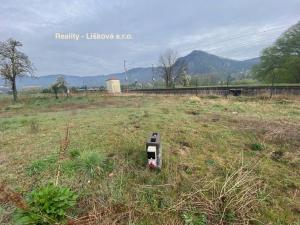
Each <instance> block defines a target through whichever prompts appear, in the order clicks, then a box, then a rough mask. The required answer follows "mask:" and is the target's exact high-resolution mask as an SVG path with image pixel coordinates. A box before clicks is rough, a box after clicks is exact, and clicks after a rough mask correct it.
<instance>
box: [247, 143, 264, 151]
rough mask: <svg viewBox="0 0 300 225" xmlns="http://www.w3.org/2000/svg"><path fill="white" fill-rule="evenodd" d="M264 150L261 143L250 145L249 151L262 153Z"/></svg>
mask: <svg viewBox="0 0 300 225" xmlns="http://www.w3.org/2000/svg"><path fill="white" fill-rule="evenodd" d="M264 148H265V146H264V145H263V144H261V143H253V144H250V149H251V150H253V151H262V150H263V149H264Z"/></svg>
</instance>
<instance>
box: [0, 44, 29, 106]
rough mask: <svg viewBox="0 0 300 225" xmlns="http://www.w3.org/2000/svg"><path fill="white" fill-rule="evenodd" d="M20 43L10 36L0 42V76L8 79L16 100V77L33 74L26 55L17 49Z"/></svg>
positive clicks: (20, 45)
mask: <svg viewBox="0 0 300 225" xmlns="http://www.w3.org/2000/svg"><path fill="white" fill-rule="evenodd" d="M22 46H23V45H22V43H21V42H19V41H17V40H14V39H12V38H10V39H8V40H7V41H3V42H0V76H2V77H4V79H5V80H7V81H9V83H10V85H11V90H12V93H13V99H14V101H17V98H18V93H17V86H16V79H17V77H21V76H25V75H28V74H29V75H33V71H34V67H33V64H32V63H31V61H30V60H29V58H28V56H27V55H25V54H24V53H23V52H21V51H19V50H18V48H19V47H22Z"/></svg>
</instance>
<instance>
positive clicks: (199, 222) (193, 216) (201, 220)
mask: <svg viewBox="0 0 300 225" xmlns="http://www.w3.org/2000/svg"><path fill="white" fill-rule="evenodd" d="M182 219H183V221H184V224H185V225H206V224H208V221H207V217H206V215H205V214H197V213H193V212H184V213H183V214H182Z"/></svg>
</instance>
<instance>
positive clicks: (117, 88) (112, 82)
mask: <svg viewBox="0 0 300 225" xmlns="http://www.w3.org/2000/svg"><path fill="white" fill-rule="evenodd" d="M106 89H107V91H108V92H109V93H112V94H117V93H121V85H120V80H119V79H116V78H110V79H108V80H106Z"/></svg>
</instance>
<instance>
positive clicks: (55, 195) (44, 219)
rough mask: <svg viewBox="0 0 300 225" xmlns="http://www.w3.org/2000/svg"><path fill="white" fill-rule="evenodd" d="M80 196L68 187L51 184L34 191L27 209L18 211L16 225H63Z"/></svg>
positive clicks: (27, 201)
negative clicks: (69, 210) (68, 211)
mask: <svg viewBox="0 0 300 225" xmlns="http://www.w3.org/2000/svg"><path fill="white" fill-rule="evenodd" d="M77 197H78V195H77V194H76V193H75V192H73V191H71V190H70V189H69V188H66V187H59V186H54V185H53V184H49V185H47V186H44V187H41V188H39V189H37V190H34V191H32V192H31V193H30V194H29V196H28V198H27V199H26V203H27V207H26V208H22V209H17V211H16V213H15V222H16V224H40V225H50V224H62V223H64V222H66V218H67V215H66V214H67V210H68V209H70V208H71V207H73V206H74V205H75V204H76V199H77Z"/></svg>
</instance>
